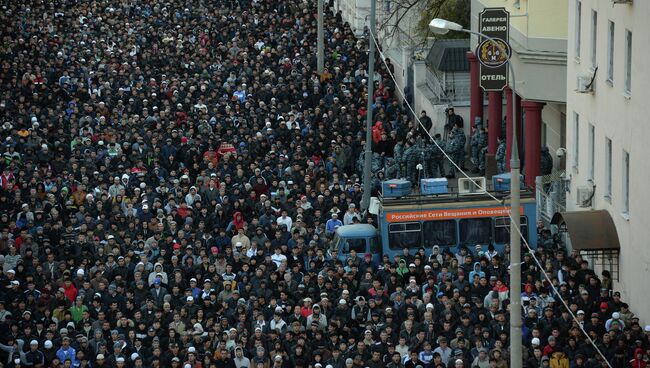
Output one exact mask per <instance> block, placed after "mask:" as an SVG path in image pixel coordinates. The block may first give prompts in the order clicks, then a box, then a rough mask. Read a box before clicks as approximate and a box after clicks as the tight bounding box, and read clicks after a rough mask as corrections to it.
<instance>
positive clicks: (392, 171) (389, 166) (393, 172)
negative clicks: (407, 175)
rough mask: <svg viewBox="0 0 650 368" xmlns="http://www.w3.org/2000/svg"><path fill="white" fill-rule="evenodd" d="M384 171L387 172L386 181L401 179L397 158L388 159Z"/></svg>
mask: <svg viewBox="0 0 650 368" xmlns="http://www.w3.org/2000/svg"><path fill="white" fill-rule="evenodd" d="M384 171H385V172H386V180H390V179H397V178H399V164H398V163H397V161H396V160H395V158H392V157H387V158H386V168H385V169H384Z"/></svg>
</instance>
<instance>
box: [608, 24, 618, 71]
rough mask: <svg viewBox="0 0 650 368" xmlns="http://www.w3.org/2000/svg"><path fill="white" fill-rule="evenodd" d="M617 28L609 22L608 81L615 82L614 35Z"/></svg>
mask: <svg viewBox="0 0 650 368" xmlns="http://www.w3.org/2000/svg"><path fill="white" fill-rule="evenodd" d="M615 30H616V26H615V25H614V22H612V21H611V20H610V21H609V26H608V27H607V81H609V82H610V83H613V82H614V33H615Z"/></svg>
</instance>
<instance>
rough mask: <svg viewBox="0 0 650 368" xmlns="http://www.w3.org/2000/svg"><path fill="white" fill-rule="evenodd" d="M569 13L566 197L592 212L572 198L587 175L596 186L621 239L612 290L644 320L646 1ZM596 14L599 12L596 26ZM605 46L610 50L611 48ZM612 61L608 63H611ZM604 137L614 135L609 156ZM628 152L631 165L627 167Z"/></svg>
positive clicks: (597, 201)
mask: <svg viewBox="0 0 650 368" xmlns="http://www.w3.org/2000/svg"><path fill="white" fill-rule="evenodd" d="M578 4H580V5H579V6H580V10H581V11H580V17H578ZM568 10H569V30H568V32H569V43H568V50H569V55H568V56H569V57H568V65H567V152H568V156H567V173H568V174H570V178H571V182H570V190H571V191H570V193H568V194H567V196H568V197H567V206H568V207H569V210H588V209H589V208H581V207H580V206H579V205H577V204H576V203H577V200H576V196H577V189H578V187H581V186H591V182H590V181H589V180H590V179H591V180H592V181H593V184H595V186H596V189H595V194H594V197H593V198H594V200H593V208H595V209H606V210H607V211H609V213H610V215H611V217H612V219H613V220H614V223H615V225H616V229H617V232H618V237H619V240H620V243H621V255H620V263H619V269H620V278H619V282H617V283H615V288H616V289H617V290H620V291H621V294H622V297H623V299H624V300H626V301H629V303H630V305H631V308H632V311H633V312H635V313H636V314H638V315H639V316H640V317H641V319H642V320H645V322H646V323H648V322H650V303H648V295H650V282H648V275H649V274H650V272H649V271H650V246H649V245H648V239H650V216H649V215H648V207H650V191H649V190H648V187H649V186H648V184H649V183H650V165H649V163H648V159H649V158H650V124H649V123H648V117H650V103H648V95H649V94H648V86H650V68H649V67H648V61H647V60H648V56H649V54H650V52H649V51H648V45H650V22H648V19H647V16H648V14H650V3H649V2H647V1H636V0H635V1H634V4H633V5H628V4H612V0H570V1H568ZM594 12H595V13H596V14H597V17H596V23H595V24H596V27H595V28H594V26H593V22H592V19H593V18H592V17H593V14H594ZM578 19H580V20H579V21H578ZM610 22H611V24H613V25H614V32H613V39H610ZM578 24H579V26H578ZM594 31H595V32H594ZM628 31H630V32H631V35H632V42H631V59H630V63H627V59H628V58H627V49H628V46H627V36H626V34H627V32H628ZM578 35H579V36H578ZM593 40H595V43H594V42H593ZM610 45H613V46H612V47H613V52H610V51H609V50H610ZM594 46H595V53H593V51H594ZM610 60H612V64H611V65H612V66H613V67H609V65H610ZM628 66H629V68H631V69H630V74H629V75H630V77H629V78H630V79H629V80H630V82H631V83H630V85H629V87H630V88H629V90H628V89H627V87H626V72H627V70H628ZM596 67H598V71H597V72H596V76H595V79H594V84H593V87H594V88H593V93H578V92H576V89H577V88H578V78H579V77H580V76H587V75H593V71H594V69H595V68H596ZM591 127H593V137H594V138H593V144H592V143H591V142H592V139H591V136H592V133H590V131H591V129H592V128H591ZM608 140H611V159H610V158H609V154H608V152H609V149H608V147H609V145H608V143H607V142H608ZM592 147H593V148H592ZM626 153H628V154H629V170H626V169H625V166H626V165H625V161H624V160H625V154H626ZM592 167H593V169H592ZM627 172H629V174H627ZM626 179H627V180H626ZM610 180H611V181H610ZM610 182H611V185H610V184H609V183H610ZM626 182H628V183H629V185H626ZM610 188H611V189H610Z"/></svg>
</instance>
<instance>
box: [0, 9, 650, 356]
mask: <svg viewBox="0 0 650 368" xmlns="http://www.w3.org/2000/svg"><path fill="white" fill-rule="evenodd" d="M330 5H331V4H330ZM328 9H329V10H328V11H327V17H326V18H325V20H326V31H325V35H326V54H325V55H326V61H325V70H324V72H322V73H317V72H316V71H315V65H316V59H315V58H316V52H315V49H316V33H317V32H316V17H317V14H316V11H315V2H313V1H311V2H309V1H305V2H281V1H276V0H238V1H235V0H230V1H226V0H223V1H182V0H151V1H139V0H134V1H99V0H89V1H75V0H57V1H32V2H13V1H6V2H3V3H2V12H0V20H1V21H2V24H3V27H2V30H1V35H2V44H1V46H0V53H1V55H2V60H1V63H2V67H1V69H0V81H1V82H0V83H2V85H1V88H0V91H1V92H0V116H1V117H2V121H1V122H0V124H2V125H1V127H0V129H1V137H2V146H1V147H0V150H1V153H2V162H1V164H0V165H1V166H2V167H1V171H2V174H1V175H0V181H1V182H0V185H1V189H0V230H1V234H0V265H1V266H2V268H1V271H2V275H1V276H0V284H2V286H3V287H2V289H1V291H0V366H3V367H23V366H27V367H36V368H38V367H52V368H59V367H66V368H67V367H74V368H77V367H82V368H83V367H93V368H95V367H119V368H123V367H128V368H131V367H134V368H141V367H146V368H157V367H173V368H179V367H180V368H212V367H236V368H241V367H251V368H252V367H255V368H260V367H263V368H267V367H276V368H278V367H311V368H317V367H320V368H329V367H332V368H352V367H357V368H363V367H371V368H377V367H391V368H401V367H406V368H417V367H421V368H429V367H436V368H437V367H456V368H461V367H480V368H484V367H507V366H509V364H510V363H509V361H508V359H509V347H510V345H511V344H512V343H522V344H523V345H524V353H525V354H524V355H525V358H524V360H525V361H524V364H525V365H526V366H527V367H530V368H533V367H535V368H536V367H548V366H550V367H569V366H571V367H605V366H606V361H605V360H604V359H603V358H602V357H601V356H600V355H599V354H597V353H596V350H595V348H594V346H592V345H591V344H589V343H588V342H587V340H586V338H585V336H584V335H583V334H582V332H581V329H584V330H585V331H586V332H587V333H588V334H589V335H590V336H591V338H593V339H594V341H596V346H597V347H598V348H599V350H600V351H601V352H602V353H603V354H604V356H605V358H606V359H607V360H608V361H609V362H610V363H611V364H612V366H613V367H627V366H633V367H644V366H645V365H646V361H647V359H648V356H650V326H646V327H645V328H643V327H641V324H640V322H639V319H638V318H637V317H636V316H635V315H634V314H633V313H632V312H631V310H630V308H629V306H627V305H626V304H625V303H624V302H622V301H621V300H620V294H618V293H616V292H614V293H612V290H611V277H609V275H608V274H607V273H603V275H596V274H595V273H594V272H593V271H592V270H591V269H590V267H589V264H588V262H587V261H585V260H583V259H582V258H581V256H580V255H579V254H577V253H567V252H566V251H565V250H564V249H563V247H562V244H561V242H560V241H559V238H558V237H557V236H555V237H554V236H552V235H551V234H550V233H549V232H548V230H544V229H543V227H540V230H539V237H540V241H539V242H540V244H541V246H540V249H539V250H537V252H536V256H537V257H538V259H540V260H541V261H542V264H543V265H544V268H545V270H546V271H547V272H548V273H549V274H550V275H551V277H552V282H553V284H554V285H555V286H556V288H557V289H558V290H559V294H558V293H555V291H554V290H553V289H552V288H551V287H550V284H549V283H547V282H545V281H544V280H545V279H544V278H543V277H542V274H541V270H540V269H539V268H538V267H537V266H536V263H534V262H533V259H532V258H531V255H530V254H527V255H526V256H525V257H524V264H523V272H524V278H523V280H524V283H525V288H524V290H525V292H524V294H525V295H523V296H524V318H525V320H524V341H522V342H513V341H510V340H509V337H508V335H509V329H508V321H509V313H508V311H509V294H508V287H509V285H508V279H509V278H508V268H507V264H508V263H509V260H508V253H507V250H506V252H504V253H502V254H500V253H499V252H497V251H495V250H494V248H493V247H492V246H490V245H488V244H483V245H478V246H474V245H472V246H471V247H469V248H467V247H461V248H460V249H459V250H458V251H457V252H456V251H454V252H452V251H450V250H449V249H439V248H438V247H434V248H433V249H420V250H418V251H417V253H415V252H411V253H410V254H406V253H408V252H405V254H404V255H403V256H402V257H399V258H396V259H388V257H384V259H383V261H382V262H381V263H380V264H374V263H373V262H372V255H370V254H359V255H356V254H353V255H352V256H351V257H350V258H349V259H347V260H345V262H342V261H341V260H338V259H332V258H331V257H330V255H329V253H328V252H327V249H328V245H329V241H330V239H331V237H332V233H333V232H334V231H335V230H336V227H337V226H340V225H341V224H351V223H356V222H359V221H364V222H366V221H367V222H370V223H373V219H372V217H369V218H368V219H366V218H365V216H364V214H362V213H360V212H359V205H360V200H361V194H362V185H361V184H362V183H361V182H360V180H359V176H360V175H359V173H360V171H359V170H360V166H359V163H358V158H359V157H360V154H361V150H362V147H363V145H364V139H365V131H364V119H365V116H366V113H367V111H366V101H367V96H366V95H367V87H366V83H367V82H366V81H367V79H368V78H372V80H373V81H374V83H375V93H374V94H373V96H372V97H373V101H374V104H373V113H374V114H373V116H374V121H375V123H376V124H375V126H376V127H377V128H381V130H379V129H377V133H378V134H375V136H376V137H375V138H376V140H377V141H376V142H375V145H374V147H375V148H374V151H375V153H377V154H378V155H379V156H380V157H382V158H384V157H385V158H386V164H382V165H388V164H390V162H391V161H390V160H391V159H394V157H395V149H394V148H395V146H396V145H397V144H401V145H403V146H400V147H402V148H403V149H405V150H406V149H409V148H411V147H422V146H418V144H429V143H430V142H429V141H426V139H427V137H426V136H425V135H423V134H422V132H421V131H419V130H418V129H417V125H416V123H414V121H413V117H412V116H410V115H409V114H407V113H406V112H405V111H404V109H403V107H402V103H401V99H400V97H399V95H398V94H396V91H395V86H394V84H393V83H392V79H391V78H390V77H389V75H388V71H389V70H390V69H391V68H392V67H391V64H390V61H387V62H386V63H383V62H380V63H377V64H376V65H377V70H376V71H374V72H373V73H372V75H368V73H367V71H366V68H367V63H366V61H367V53H366V51H365V49H366V41H364V40H363V39H357V38H355V36H354V34H353V30H352V29H350V26H349V25H348V24H347V23H344V22H343V20H342V19H341V15H340V14H334V12H333V11H332V10H331V7H329V8H328ZM424 116H425V115H423V120H425V121H426V119H424ZM450 121H452V122H453V121H454V120H453V119H451V120H450ZM377 124H379V125H377ZM461 124H462V123H461ZM453 125H456V126H457V128H458V124H456V123H455V124H453ZM429 128H430V126H429ZM450 128H453V126H452V127H450ZM479 129H480V127H479ZM373 133H375V132H373ZM439 133H440V132H439ZM418 137H419V138H420V139H421V140H420V142H421V141H422V140H424V141H425V142H424V143H418ZM436 139H439V137H437V138H436ZM418 149H421V148H418ZM412 150H414V149H412ZM435 155H436V156H435V157H437V158H439V159H440V160H442V158H441V156H438V155H440V153H439V152H437V153H435ZM461 156H463V157H462V159H464V155H461ZM473 158H474V159H475V160H479V158H477V157H473ZM460 159H461V158H460V157H459V160H460ZM477 162H478V161H477ZM406 166H407V167H406V169H407V170H411V171H408V175H413V172H412V169H413V167H412V166H413V164H412V163H408V162H407V163H406ZM386 167H388V166H386ZM380 169H381V167H380ZM400 169H401V168H400V167H397V168H394V167H393V170H398V171H397V173H398V174H397V175H400V176H403V175H405V174H406V173H404V172H400V171H399V170H400ZM481 169H482V168H481ZM427 170H429V171H432V172H433V170H436V171H438V172H437V174H435V175H444V174H443V173H442V171H443V169H442V168H441V167H440V168H438V167H437V166H436V167H432V168H430V169H427ZM378 171H379V170H378ZM382 175H383V174H382ZM378 178H381V175H379V176H378ZM378 185H379V183H378V181H374V182H373V190H374V189H375V188H374V187H376V186H378ZM560 297H562V298H563V299H564V300H566V301H568V305H569V308H570V309H571V310H572V312H573V313H574V314H575V315H577V316H578V321H577V322H576V321H572V319H571V318H570V317H569V314H568V312H567V311H566V310H565V309H564V306H563V305H562V303H559V302H558V301H559V298H560Z"/></svg>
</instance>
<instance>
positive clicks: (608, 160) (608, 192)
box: [605, 137, 612, 201]
mask: <svg viewBox="0 0 650 368" xmlns="http://www.w3.org/2000/svg"><path fill="white" fill-rule="evenodd" d="M605 198H607V199H608V200H610V201H611V199H612V140H611V139H609V138H607V137H606V138H605Z"/></svg>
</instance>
